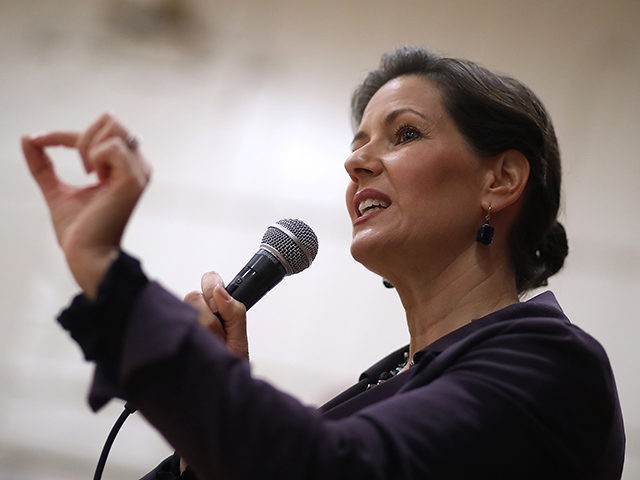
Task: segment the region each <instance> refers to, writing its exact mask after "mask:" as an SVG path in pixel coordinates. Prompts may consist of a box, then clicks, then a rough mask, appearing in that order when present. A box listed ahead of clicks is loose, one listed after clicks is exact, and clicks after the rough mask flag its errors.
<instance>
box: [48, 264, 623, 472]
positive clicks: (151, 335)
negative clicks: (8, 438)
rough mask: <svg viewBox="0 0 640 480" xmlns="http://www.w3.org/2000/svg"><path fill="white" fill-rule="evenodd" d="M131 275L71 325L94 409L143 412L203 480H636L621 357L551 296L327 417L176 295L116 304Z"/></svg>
mask: <svg viewBox="0 0 640 480" xmlns="http://www.w3.org/2000/svg"><path fill="white" fill-rule="evenodd" d="M118 268H120V267H115V269H116V270H118ZM120 269H121V270H122V271H120V272H116V273H113V274H111V275H110V276H108V278H107V280H106V283H107V286H106V287H104V288H103V289H102V292H101V294H100V296H99V298H98V301H97V302H95V304H94V303H92V302H88V303H87V302H82V301H74V304H73V305H72V307H71V308H70V310H68V311H66V312H64V313H63V315H62V316H61V322H62V323H63V325H65V327H66V328H68V329H69V330H70V331H71V334H72V335H73V336H74V338H76V339H77V340H78V341H79V343H80V345H81V346H82V348H83V350H84V351H85V355H86V356H87V358H92V359H93V360H94V361H96V363H97V368H96V374H95V377H94V384H93V386H92V389H91V393H90V403H91V405H92V406H93V407H94V408H100V407H101V406H102V405H103V404H104V403H105V402H106V401H108V400H109V399H110V398H112V397H114V396H118V397H121V398H124V399H126V400H128V401H130V402H132V403H133V404H134V405H135V406H136V407H137V408H138V409H139V410H140V411H141V412H142V414H143V415H144V416H145V417H146V418H147V419H148V420H149V422H151V424H153V425H154V426H155V427H156V428H157V429H158V431H159V432H160V433H162V434H163V435H164V436H165V437H166V438H167V440H168V441H169V442H170V443H171V444H172V445H173V446H174V447H175V448H176V450H177V452H180V454H181V455H182V456H183V457H184V458H185V459H186V460H187V462H188V463H189V465H190V466H191V468H192V469H193V472H195V475H196V476H197V477H198V478H201V479H205V478H207V479H209V478H210V479H218V478H234V479H238V478H244V479H257V478H274V479H276V478H277V479H279V480H282V479H296V480H298V479H308V480H312V479H349V480H354V479H367V480H369V479H418V478H420V479H422V478H424V479H468V478H474V479H478V478H481V479H484V478H486V479H489V478H491V479H503V478H504V479H515V478H517V479H537V480H538V479H542V478H544V479H556V478H557V479H563V480H565V479H619V478H620V475H621V471H622V463H623V457H624V431H623V424H622V416H621V411H620V405H619V402H618V398H617V393H616V387H615V382H614V379H613V375H612V372H611V368H610V365H609V362H608V360H607V357H606V354H605V352H604V350H603V349H602V347H601V346H600V345H599V344H598V343H597V342H596V341H595V340H594V339H593V338H592V337H590V336H589V335H587V334H586V333H584V332H583V331H582V330H580V329H579V328H578V327H576V326H574V325H572V324H571V323H570V322H569V321H568V320H567V318H566V317H565V315H564V314H563V312H562V310H561V309H560V307H559V306H558V304H557V302H556V300H555V298H554V297H553V295H552V294H551V293H549V292H547V293H544V294H542V295H539V296H537V297H535V298H534V299H532V300H529V301H527V302H522V303H518V304H514V305H511V306H509V307H507V308H504V309H502V310H500V311H498V312H495V313H492V314H490V315H487V316H486V317H483V318H480V319H470V320H472V321H471V322H470V323H469V324H468V325H466V326H464V327H462V328H460V329H458V330H456V331H454V332H452V333H450V334H448V335H446V336H445V337H442V338H441V339H439V340H438V341H436V342H434V343H433V344H431V345H429V346H428V347H426V348H425V349H423V350H422V351H421V352H419V353H418V354H416V356H415V365H414V366H412V367H411V368H410V369H409V370H407V371H406V372H403V373H401V374H398V375H396V376H393V377H391V378H389V379H387V380H384V381H382V382H381V383H379V384H378V380H379V378H380V376H381V374H382V377H383V379H384V378H387V377H389V375H388V374H386V373H385V372H387V371H388V370H392V369H393V368H394V367H395V366H396V365H397V364H398V363H399V362H401V361H402V353H403V349H401V350H399V351H397V352H394V354H392V355H391V356H389V357H387V358H385V359H383V360H382V361H381V362H379V363H378V364H376V365H375V366H373V367H372V368H370V369H368V370H367V371H365V372H364V374H363V376H362V377H361V380H360V382H359V383H358V384H357V385H355V386H354V387H352V388H350V389H349V390H347V391H346V392H344V393H342V394H340V395H338V396H337V397H336V398H334V399H333V400H331V401H330V402H328V403H327V404H325V405H323V406H322V407H321V408H320V409H317V408H313V407H310V406H306V405H303V404H301V403H300V402H299V401H298V400H296V399H295V398H293V397H291V396H289V395H287V394H286V393H284V392H281V391H279V390H278V389H276V388H274V387H273V386H271V385H269V384H268V383H266V382H264V381H261V380H258V379H255V378H253V377H252V375H251V371H250V366H249V364H248V362H247V361H245V360H243V359H240V358H238V357H235V356H234V355H233V354H231V353H230V352H229V351H228V350H227V349H226V347H225V346H224V345H223V344H222V342H220V341H219V340H218V339H217V338H215V337H214V336H213V335H211V334H210V333H209V332H207V331H205V330H204V329H202V328H201V327H200V325H199V324H198V321H197V315H196V312H194V311H193V310H192V309H191V308H190V307H189V306H188V305H186V304H184V303H183V302H181V301H180V300H179V299H177V298H176V297H174V296H173V295H171V294H170V293H168V292H167V291H166V290H164V289H163V288H162V287H161V286H160V285H158V284H156V283H148V282H146V279H143V278H142V279H141V278H140V277H136V278H138V280H134V281H133V283H136V282H137V283H136V285H137V286H136V287H135V288H128V289H127V291H126V292H124V293H123V292H119V293H118V292H117V291H115V292H114V291H112V290H113V289H115V290H118V289H119V288H121V287H120V286H121V285H127V284H128V280H127V279H128V278H129V277H130V276H131V275H132V273H131V271H129V270H130V269H128V268H120ZM109 282H112V283H113V282H115V283H114V284H115V285H117V286H116V287H113V288H111V287H109ZM127 298H128V299H129V300H126V299H127ZM118 299H120V300H118ZM109 305H111V307H109ZM114 305H117V306H114ZM123 305H125V306H124V307H123ZM127 305H128V306H127ZM96 308H97V309H98V311H96ZM105 309H107V310H109V309H110V310H109V311H110V313H111V317H112V318H111V320H110V321H109V319H107V318H105V316H104V315H103V313H104V310H105ZM113 318H116V320H115V321H114V320H113ZM92 321H93V322H94V327H93V329H89V331H85V330H83V328H84V329H86V325H87V324H88V323H89V324H90V322H92ZM103 323H104V325H103ZM96 324H99V326H95V325H96ZM93 331H98V332H99V334H98V335H96V334H95V333H92V332H93ZM372 384H376V386H370V385H372ZM171 461H172V460H171V459H169V460H167V461H166V462H165V463H164V466H161V468H158V469H156V470H155V471H154V472H152V473H151V474H150V475H149V476H147V477H145V478H147V479H151V478H157V479H158V480H160V479H168V478H173V477H171V476H163V475H165V474H166V475H169V474H170V473H169V472H165V473H163V471H164V470H166V469H167V468H168V469H171V468H172V467H173V469H175V459H174V464H173V466H172V465H171ZM189 475H192V474H189Z"/></svg>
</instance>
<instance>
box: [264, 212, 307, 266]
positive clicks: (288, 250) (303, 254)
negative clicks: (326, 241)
mask: <svg viewBox="0 0 640 480" xmlns="http://www.w3.org/2000/svg"><path fill="white" fill-rule="evenodd" d="M260 247H261V248H264V249H265V250H267V251H268V252H269V253H271V254H272V255H274V256H275V257H276V258H277V259H278V260H279V261H280V263H282V266H283V267H284V269H285V270H286V272H287V275H293V274H294V273H300V272H301V271H302V270H304V269H305V268H307V267H308V266H309V265H311V262H313V260H314V258H316V254H317V253H318V237H316V234H315V233H314V232H313V230H312V229H311V227H309V225H307V224H306V223H304V222H303V221H302V220H296V219H292V218H286V219H283V220H278V221H277V222H276V223H274V224H273V225H270V226H269V228H267V231H266V232H265V233H264V235H263V237H262V243H261V244H260Z"/></svg>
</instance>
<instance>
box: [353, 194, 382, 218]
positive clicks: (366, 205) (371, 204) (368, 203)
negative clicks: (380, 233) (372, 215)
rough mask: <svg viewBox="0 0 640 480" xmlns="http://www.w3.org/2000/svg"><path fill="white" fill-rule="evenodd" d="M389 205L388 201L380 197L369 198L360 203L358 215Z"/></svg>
mask: <svg viewBox="0 0 640 480" xmlns="http://www.w3.org/2000/svg"><path fill="white" fill-rule="evenodd" d="M388 206H389V204H388V203H387V202H385V201H383V200H380V199H378V198H367V199H366V200H363V201H361V202H360V203H359V204H358V216H359V217H362V216H363V215H365V214H367V213H369V212H371V211H374V210H384V209H385V208H387V207H388Z"/></svg>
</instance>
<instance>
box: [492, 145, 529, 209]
mask: <svg viewBox="0 0 640 480" xmlns="http://www.w3.org/2000/svg"><path fill="white" fill-rule="evenodd" d="M489 162H490V165H491V167H490V170H489V171H488V172H487V180H486V184H485V188H484V192H483V198H482V206H483V208H484V209H485V210H488V209H489V205H491V211H493V212H499V211H500V210H503V209H505V208H507V207H508V206H510V205H513V204H514V203H516V202H517V201H518V200H520V198H521V197H522V194H523V192H524V190H525V188H526V186H527V182H528V180H529V172H530V169H531V166H530V165H529V160H527V157H525V156H524V154H523V153H522V152H519V151H518V150H507V151H505V152H502V153H500V154H499V155H496V156H495V157H493V158H492V159H490V160H489Z"/></svg>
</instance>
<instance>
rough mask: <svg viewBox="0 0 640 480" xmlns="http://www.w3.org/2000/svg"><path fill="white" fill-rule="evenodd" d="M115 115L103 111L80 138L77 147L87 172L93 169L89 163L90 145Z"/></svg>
mask: <svg viewBox="0 0 640 480" xmlns="http://www.w3.org/2000/svg"><path fill="white" fill-rule="evenodd" d="M112 118H113V116H112V115H111V114H110V113H103V114H102V115H101V116H100V117H99V118H98V119H97V120H96V121H95V122H93V123H92V124H91V125H90V126H89V128H88V129H87V130H86V131H85V132H84V133H83V134H82V135H80V137H79V138H78V143H77V145H76V147H77V148H78V152H79V153H80V156H81V157H82V161H83V163H84V164H85V169H87V172H90V171H91V166H90V165H89V146H90V145H91V142H92V140H93V137H94V136H95V135H96V134H97V133H98V132H99V131H100V130H101V129H102V128H103V127H104V125H105V124H106V123H107V122H109V121H111V119H112Z"/></svg>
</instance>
